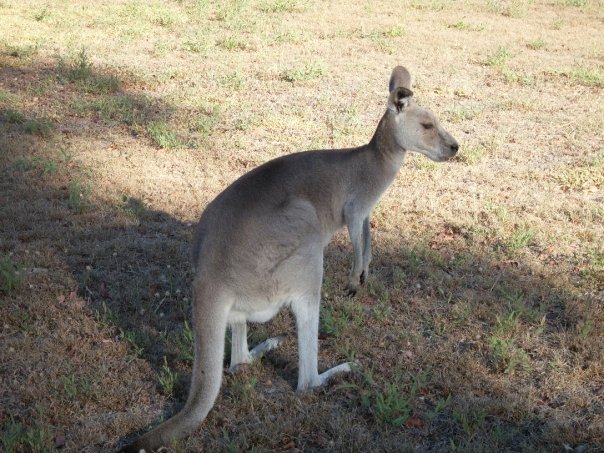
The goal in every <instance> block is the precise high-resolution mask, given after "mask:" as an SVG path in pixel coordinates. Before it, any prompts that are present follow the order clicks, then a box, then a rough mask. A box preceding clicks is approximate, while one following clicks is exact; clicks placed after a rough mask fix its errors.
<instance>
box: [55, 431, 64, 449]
mask: <svg viewBox="0 0 604 453" xmlns="http://www.w3.org/2000/svg"><path fill="white" fill-rule="evenodd" d="M64 446H65V436H64V435H63V434H58V435H57V436H56V437H55V448H63V447H64Z"/></svg>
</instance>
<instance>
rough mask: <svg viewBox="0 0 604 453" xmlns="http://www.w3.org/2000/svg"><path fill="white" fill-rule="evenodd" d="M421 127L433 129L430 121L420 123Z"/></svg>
mask: <svg viewBox="0 0 604 453" xmlns="http://www.w3.org/2000/svg"><path fill="white" fill-rule="evenodd" d="M422 127H423V128H424V129H434V124H432V123H422Z"/></svg>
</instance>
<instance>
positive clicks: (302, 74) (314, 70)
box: [281, 63, 326, 83]
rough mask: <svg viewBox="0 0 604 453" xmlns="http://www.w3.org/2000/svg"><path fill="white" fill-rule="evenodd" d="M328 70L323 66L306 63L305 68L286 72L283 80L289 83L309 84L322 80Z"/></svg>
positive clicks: (296, 68)
mask: <svg viewBox="0 0 604 453" xmlns="http://www.w3.org/2000/svg"><path fill="white" fill-rule="evenodd" d="M325 74H326V70H325V68H324V67H323V66H322V65H319V64H316V63H306V64H305V65H304V66H301V67H295V68H291V69H288V70H286V71H284V72H283V73H282V74H281V78H282V79H283V80H285V81H287V82H292V83H295V82H307V81H309V80H316V79H320V78H322V77H323V76H324V75H325Z"/></svg>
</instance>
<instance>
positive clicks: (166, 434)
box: [121, 285, 230, 453]
mask: <svg viewBox="0 0 604 453" xmlns="http://www.w3.org/2000/svg"><path fill="white" fill-rule="evenodd" d="M199 286H201V285H198V288H197V290H196V291H195V298H194V301H193V331H194V350H195V359H194V363H193V374H192V376H191V387H190V389H189V396H188V398H187V402H186V404H185V406H184V408H183V409H182V410H181V411H180V412H179V413H178V414H176V415H175V416H174V417H172V418H170V419H169V420H168V421H166V422H165V423H162V424H161V425H159V426H158V427H157V428H155V429H154V430H152V431H150V432H148V433H147V434H145V435H143V436H141V437H140V438H138V439H137V440H136V441H135V442H133V443H132V444H130V445H127V446H126V447H124V448H123V449H122V450H121V451H122V452H124V453H141V451H144V452H146V453H151V452H152V451H153V450H155V449H157V448H159V447H162V446H170V445H172V443H173V442H175V441H176V440H177V439H179V438H181V437H184V436H186V435H187V434H190V433H191V432H193V431H194V430H195V429H196V428H197V427H198V426H199V425H200V424H201V422H202V421H203V420H204V419H205V418H206V416H207V415H208V412H210V409H211V408H212V406H214V402H215V401H216V397H217V396H218V393H219V391H220V384H221V381H222V365H223V356H224V336H225V332H226V326H227V318H228V313H229V310H230V304H229V303H227V302H226V301H224V300H217V298H216V294H215V293H214V294H212V295H211V296H212V297H206V296H209V295H210V294H208V291H204V290H200V288H199Z"/></svg>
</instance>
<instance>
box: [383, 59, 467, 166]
mask: <svg viewBox="0 0 604 453" xmlns="http://www.w3.org/2000/svg"><path fill="white" fill-rule="evenodd" d="M389 87H390V96H389V97H388V110H389V112H390V115H393V122H394V140H395V141H396V144H397V145H398V146H400V147H401V148H403V149H404V150H405V151H415V152H418V153H421V154H423V155H424V156H426V157H428V158H430V159H432V160H434V161H437V162H439V161H443V160H447V159H450V158H451V157H453V156H454V155H455V154H456V153H457V150H458V149H459V145H458V144H457V141H456V140H455V139H454V138H453V137H452V136H451V134H449V133H448V132H447V131H446V130H445V129H443V127H442V126H441V125H440V124H439V123H438V120H437V119H436V117H435V116H434V114H433V113H432V112H431V111H430V110H428V109H425V108H422V107H420V106H419V105H417V104H416V103H415V101H414V100H413V92H412V91H411V75H410V74H409V71H407V69H405V68H404V67H402V66H397V67H396V68H394V71H392V76H391V77H390V85H389ZM391 124H392V123H391Z"/></svg>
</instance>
